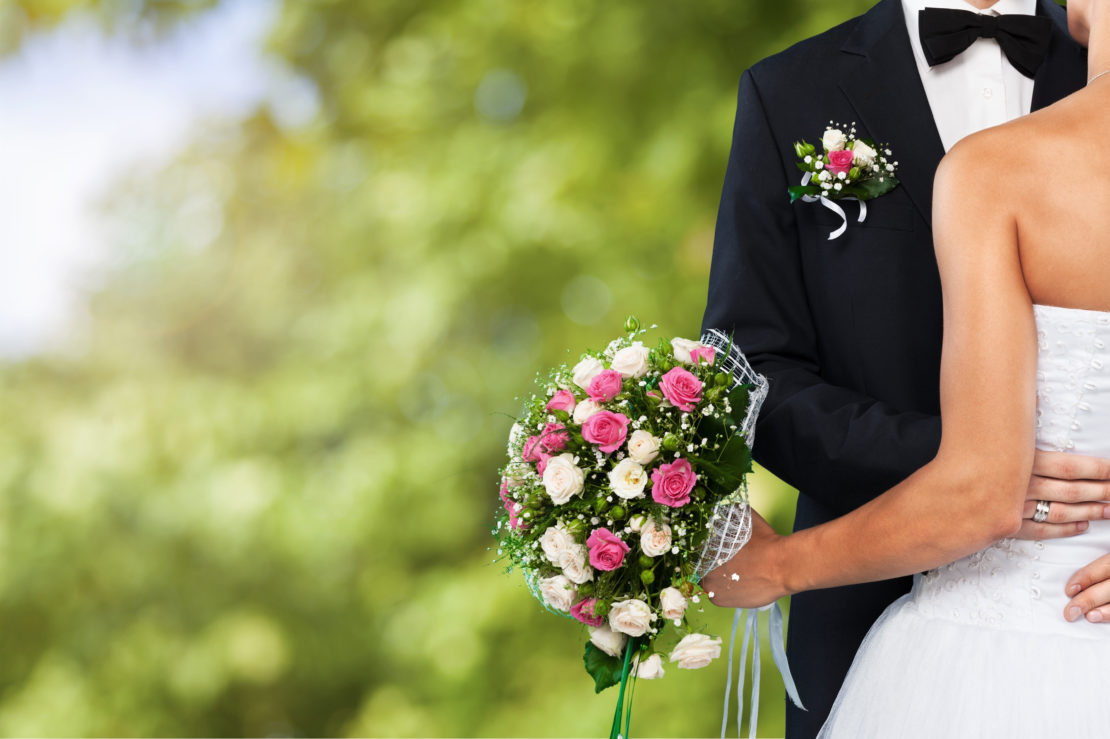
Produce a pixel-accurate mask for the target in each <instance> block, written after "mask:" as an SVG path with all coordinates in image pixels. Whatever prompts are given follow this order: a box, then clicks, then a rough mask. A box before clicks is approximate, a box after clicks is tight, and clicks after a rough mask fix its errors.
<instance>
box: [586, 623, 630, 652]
mask: <svg viewBox="0 0 1110 739" xmlns="http://www.w3.org/2000/svg"><path fill="white" fill-rule="evenodd" d="M626 641H628V637H627V636H625V635H624V634H618V633H617V632H615V631H613V630H612V629H610V628H609V627H608V626H598V627H597V628H596V629H595V628H591V629H590V642H591V643H592V644H593V645H594V646H595V647H597V648H598V649H600V650H601V651H603V652H605V653H606V654H608V655H609V656H610V657H620V656H621V654H622V653H623V652H624V643H625V642H626Z"/></svg>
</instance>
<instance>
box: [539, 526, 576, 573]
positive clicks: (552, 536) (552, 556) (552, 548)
mask: <svg viewBox="0 0 1110 739" xmlns="http://www.w3.org/2000/svg"><path fill="white" fill-rule="evenodd" d="M573 546H574V537H573V536H571V535H570V533H569V532H568V531H567V530H566V529H565V528H563V526H562V525H561V524H560V525H558V526H548V527H547V531H545V532H543V536H541V537H540V547H541V548H543V553H544V554H545V555H547V559H548V561H549V562H551V564H559V557H560V556H561V555H562V554H563V552H565V551H566V550H568V549H570V548H571V547H573Z"/></svg>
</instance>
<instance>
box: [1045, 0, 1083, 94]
mask: <svg viewBox="0 0 1110 739" xmlns="http://www.w3.org/2000/svg"><path fill="white" fill-rule="evenodd" d="M1037 15H1047V16H1048V17H1049V19H1051V20H1052V42H1051V44H1050V45H1049V47H1048V55H1047V56H1046V57H1045V60H1044V63H1043V64H1041V68H1040V69H1038V70H1037V77H1036V79H1035V80H1034V81H1033V110H1040V109H1041V108H1045V107H1047V106H1049V105H1052V104H1053V103H1055V102H1057V101H1059V100H1060V99H1062V98H1065V97H1067V96H1068V95H1070V94H1072V93H1073V92H1075V91H1076V90H1078V89H1079V88H1081V87H1083V85H1084V84H1086V82H1087V51H1086V49H1084V48H1083V47H1082V46H1080V45H1079V44H1077V43H1075V41H1073V40H1072V38H1071V36H1070V35H1069V34H1068V17H1067V12H1066V11H1065V10H1064V9H1063V8H1061V7H1060V6H1059V5H1057V4H1056V3H1055V2H1054V1H1053V0H1039V2H1038V5H1037Z"/></svg>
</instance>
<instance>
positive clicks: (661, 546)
mask: <svg viewBox="0 0 1110 739" xmlns="http://www.w3.org/2000/svg"><path fill="white" fill-rule="evenodd" d="M670 548H671V527H670V526H668V525H667V524H663V525H662V526H660V525H659V524H657V523H656V522H655V519H653V518H649V519H648V520H647V523H645V524H644V525H643V526H642V527H641V528H640V549H642V550H644V554H646V555H647V556H649V557H658V556H659V555H660V554H665V553H666V552H667V551H669V550H670Z"/></svg>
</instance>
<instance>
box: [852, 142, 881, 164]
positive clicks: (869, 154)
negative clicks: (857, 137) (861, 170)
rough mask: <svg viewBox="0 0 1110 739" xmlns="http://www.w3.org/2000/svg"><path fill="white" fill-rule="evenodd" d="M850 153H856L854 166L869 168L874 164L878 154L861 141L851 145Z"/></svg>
mask: <svg viewBox="0 0 1110 739" xmlns="http://www.w3.org/2000/svg"><path fill="white" fill-rule="evenodd" d="M852 151H854V152H855V153H856V160H855V164H858V165H859V166H861V167H870V166H871V165H872V164H874V163H875V155H876V154H878V152H877V151H875V150H874V149H872V148H871V147H870V146H868V145H867V144H865V143H863V142H862V141H856V142H855V143H854V144H852Z"/></svg>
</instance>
